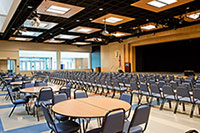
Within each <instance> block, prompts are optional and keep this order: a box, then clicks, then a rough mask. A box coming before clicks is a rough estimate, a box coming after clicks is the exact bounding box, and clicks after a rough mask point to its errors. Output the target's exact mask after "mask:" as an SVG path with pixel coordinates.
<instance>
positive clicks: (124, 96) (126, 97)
mask: <svg viewBox="0 0 200 133" xmlns="http://www.w3.org/2000/svg"><path fill="white" fill-rule="evenodd" d="M119 99H120V100H123V101H125V102H128V103H129V104H131V103H132V94H129V93H122V94H121V96H120V98H119Z"/></svg>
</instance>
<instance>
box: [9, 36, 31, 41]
mask: <svg viewBox="0 0 200 133" xmlns="http://www.w3.org/2000/svg"><path fill="white" fill-rule="evenodd" d="M32 39H33V38H23V37H10V38H9V40H16V41H31V40H32Z"/></svg>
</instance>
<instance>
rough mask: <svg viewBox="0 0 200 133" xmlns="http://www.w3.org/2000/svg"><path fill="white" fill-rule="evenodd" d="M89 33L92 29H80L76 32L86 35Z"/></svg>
mask: <svg viewBox="0 0 200 133" xmlns="http://www.w3.org/2000/svg"><path fill="white" fill-rule="evenodd" d="M90 31H92V29H86V28H81V29H78V30H77V32H84V33H87V32H90Z"/></svg>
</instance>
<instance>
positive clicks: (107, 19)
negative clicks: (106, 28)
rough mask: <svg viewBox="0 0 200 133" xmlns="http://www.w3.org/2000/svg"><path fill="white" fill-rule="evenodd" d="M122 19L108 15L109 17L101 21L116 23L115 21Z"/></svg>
mask: <svg viewBox="0 0 200 133" xmlns="http://www.w3.org/2000/svg"><path fill="white" fill-rule="evenodd" d="M122 20H123V19H121V18H115V17H109V18H106V19H104V20H103V21H106V22H108V23H117V22H120V21H122Z"/></svg>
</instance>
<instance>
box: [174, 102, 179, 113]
mask: <svg viewBox="0 0 200 133" xmlns="http://www.w3.org/2000/svg"><path fill="white" fill-rule="evenodd" d="M178 104H179V102H178V101H177V102H176V107H175V109H174V114H176V111H177V108H178Z"/></svg>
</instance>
